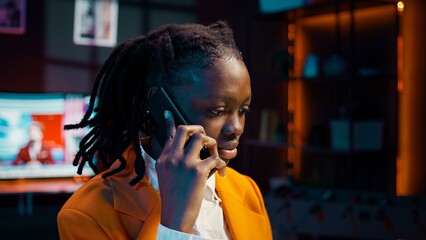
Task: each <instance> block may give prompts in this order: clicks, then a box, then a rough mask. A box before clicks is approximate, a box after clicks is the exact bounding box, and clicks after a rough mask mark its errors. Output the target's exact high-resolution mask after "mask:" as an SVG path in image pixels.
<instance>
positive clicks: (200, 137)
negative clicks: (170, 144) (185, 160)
mask: <svg viewBox="0 0 426 240" xmlns="http://www.w3.org/2000/svg"><path fill="white" fill-rule="evenodd" d="M189 141H190V142H189V143H188V146H187V147H186V150H187V152H188V154H194V155H195V154H198V155H200V151H201V150H202V149H203V148H205V149H207V151H208V152H209V154H208V155H216V156H218V155H219V152H218V150H217V142H216V140H215V139H214V138H211V137H209V136H207V135H205V134H203V133H196V134H194V136H192V137H191V139H190V140H189ZM200 157H201V156H200ZM204 157H205V156H204Z"/></svg>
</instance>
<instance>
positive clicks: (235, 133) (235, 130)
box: [223, 113, 245, 138]
mask: <svg viewBox="0 0 426 240" xmlns="http://www.w3.org/2000/svg"><path fill="white" fill-rule="evenodd" d="M244 124H245V116H244V115H243V116H240V115H239V114H238V113H236V114H232V115H231V116H229V117H228V118H227V120H226V123H225V125H224V127H223V134H224V135H226V136H230V137H233V138H239V137H240V136H241V135H242V134H243V132H244Z"/></svg>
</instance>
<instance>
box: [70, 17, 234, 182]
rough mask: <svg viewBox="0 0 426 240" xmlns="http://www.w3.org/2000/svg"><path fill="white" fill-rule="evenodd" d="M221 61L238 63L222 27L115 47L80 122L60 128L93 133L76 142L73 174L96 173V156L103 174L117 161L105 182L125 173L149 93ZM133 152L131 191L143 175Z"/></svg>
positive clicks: (162, 34)
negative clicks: (128, 151) (87, 170)
mask: <svg viewBox="0 0 426 240" xmlns="http://www.w3.org/2000/svg"><path fill="white" fill-rule="evenodd" d="M223 58H236V59H238V60H242V55H241V53H240V52H239V50H238V48H237V47H236V44H235V41H234V37H233V32H232V30H231V28H230V27H229V26H228V24H227V23H226V22H224V21H218V22H216V23H214V24H211V25H209V26H204V25H200V24H167V25H163V26H161V27H160V28H158V29H157V30H154V31H151V32H149V33H148V34H146V35H145V36H143V35H142V36H139V37H137V38H134V39H129V40H126V41H124V42H122V43H121V44H119V45H118V46H117V47H115V48H114V50H113V51H112V53H111V55H110V56H109V57H108V59H107V60H106V61H105V63H104V65H103V66H102V68H101V69H100V72H99V73H98V75H97V77H96V81H95V83H94V86H93V89H92V92H91V96H90V102H89V106H88V109H87V111H86V113H85V115H84V116H83V118H82V120H81V121H80V122H79V123H77V124H68V125H65V127H64V129H65V130H69V129H79V128H85V127H89V128H91V130H90V131H89V132H88V133H87V134H86V136H84V138H83V139H82V140H81V141H80V144H79V150H78V152H77V154H76V156H75V158H74V161H73V164H74V166H77V165H78V170H77V172H78V173H79V174H81V173H82V170H83V167H84V165H85V164H86V162H87V163H88V164H89V166H90V167H91V168H92V169H93V170H94V171H95V172H96V173H98V172H99V170H98V168H97V166H96V164H95V163H94V158H93V157H94V155H95V153H97V154H98V156H99V158H100V160H101V163H102V164H103V167H105V168H109V167H110V166H111V164H112V163H113V162H114V161H116V160H119V161H120V166H119V167H118V168H117V169H113V170H109V171H108V172H106V173H104V174H103V177H104V178H106V177H108V176H110V175H113V174H115V173H117V172H119V171H121V170H122V169H124V168H125V167H126V164H127V161H126V159H124V157H123V156H122V154H123V152H124V151H125V150H126V148H127V147H128V146H129V145H130V144H132V145H133V147H134V148H135V149H138V148H139V133H140V132H142V133H147V129H148V127H147V124H149V123H147V120H146V119H144V116H143V113H142V109H143V108H144V106H145V105H146V102H147V100H148V90H149V89H150V87H152V86H162V87H173V86H177V85H179V84H190V83H191V77H190V75H191V74H189V72H190V71H191V69H194V70H195V69H204V68H206V67H209V66H212V65H213V64H214V63H215V61H216V60H217V59H223ZM96 100H97V104H95V103H96ZM95 105H96V106H95ZM135 152H136V160H135V162H134V165H135V166H134V167H135V168H134V169H135V172H136V175H137V176H136V178H134V179H133V180H132V181H131V182H130V185H135V184H136V183H137V182H139V181H140V180H141V179H142V178H143V176H144V174H145V170H146V169H145V163H144V160H143V158H142V154H141V152H140V151H135Z"/></svg>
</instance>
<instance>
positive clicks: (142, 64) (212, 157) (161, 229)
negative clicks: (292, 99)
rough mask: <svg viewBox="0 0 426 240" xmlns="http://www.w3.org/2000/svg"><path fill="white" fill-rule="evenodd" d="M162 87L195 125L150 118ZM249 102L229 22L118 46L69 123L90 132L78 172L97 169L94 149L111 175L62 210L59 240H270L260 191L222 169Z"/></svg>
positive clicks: (176, 28)
mask: <svg viewBox="0 0 426 240" xmlns="http://www.w3.org/2000/svg"><path fill="white" fill-rule="evenodd" d="M162 89H165V90H166V91H167V93H168V94H169V95H170V98H171V99H172V101H173V102H174V103H175V104H176V105H177V106H178V108H179V110H180V111H181V113H182V115H183V116H184V117H185V119H186V120H187V121H188V122H189V123H190V124H192V125H178V126H176V125H175V122H176V114H173V113H172V112H170V111H164V119H162V120H161V121H163V122H161V121H157V122H155V121H153V119H152V118H151V117H150V114H149V113H150V111H147V106H148V105H149V104H150V103H151V102H150V100H152V99H153V98H154V97H153V96H156V95H155V94H156V93H158V91H161V90H162ZM95 99H97V100H98V101H97V106H96V108H95ZM250 102H251V88H250V77H249V74H248V71H247V68H246V66H245V64H244V62H243V60H242V56H241V53H240V52H239V51H238V49H237V47H236V45H235V42H234V39H233V33H232V30H231V29H230V28H229V26H228V25H227V24H226V23H225V22H222V21H219V22H217V23H215V24H212V25H210V26H203V25H199V24H184V25H178V24H171V25H165V26H162V27H160V28H159V29H157V30H154V31H152V32H150V33H148V34H147V35H146V36H141V37H139V38H136V39H132V40H128V41H125V42H123V43H122V44H120V45H119V46H118V47H116V48H115V49H114V51H113V53H112V54H111V56H110V57H109V58H108V59H107V61H106V62H105V64H104V66H103V68H102V69H101V71H100V73H99V75H98V77H97V80H96V83H95V86H94V88H93V91H92V96H91V101H90V106H89V109H88V111H87V113H86V114H85V116H84V118H83V119H82V121H81V122H80V123H79V124H76V125H68V126H66V129H75V128H82V127H86V126H91V127H92V129H91V131H90V132H89V133H88V135H87V136H86V137H85V138H84V139H83V140H82V142H81V143H80V150H79V152H78V153H77V155H76V158H75V164H79V171H80V172H81V170H82V167H83V165H84V164H85V163H86V162H88V163H89V164H90V166H92V168H94V169H95V170H97V169H98V167H97V165H96V164H95V163H94V160H93V156H94V154H95V153H97V155H98V156H99V158H100V159H101V162H102V166H101V169H102V170H103V168H107V169H106V170H105V171H103V172H102V173H101V174H99V175H97V176H96V177H94V178H93V179H91V180H90V181H89V182H87V183H86V184H85V185H84V186H82V187H81V188H80V189H79V190H78V191H76V192H75V193H74V194H73V196H72V197H71V198H70V199H69V200H68V201H67V203H66V204H65V205H64V206H63V208H62V209H61V211H60V212H59V214H58V226H59V233H60V236H61V238H62V239H84V238H91V239H155V238H157V239H272V233H271V229H270V223H269V219H268V215H267V212H266V209H265V206H264V203H263V199H262V195H261V192H260V191H259V189H258V187H257V185H256V184H255V183H254V181H253V180H252V179H250V178H249V177H247V176H244V175H241V174H239V173H237V172H236V171H234V170H232V169H230V168H228V169H226V161H228V160H229V159H232V158H234V157H235V156H236V155H237V146H238V142H239V139H240V137H241V135H242V134H243V131H244V122H245V114H246V112H247V111H248V110H249V106H250ZM158 129H163V130H165V131H166V133H167V139H166V140H165V143H164V146H162V144H161V139H157V138H158V137H157V138H156V137H155V136H156V135H155V134H154V133H155V131H157V130H158ZM203 148H204V149H207V151H208V152H209V156H207V157H205V156H203V155H200V151H202V149H203ZM225 169H226V171H225ZM214 170H218V172H217V173H215V174H213V175H212V176H211V177H209V175H210V173H211V172H213V171H214Z"/></svg>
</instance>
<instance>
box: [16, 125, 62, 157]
mask: <svg viewBox="0 0 426 240" xmlns="http://www.w3.org/2000/svg"><path fill="white" fill-rule="evenodd" d="M29 138H30V140H29V141H28V143H27V144H26V145H25V146H23V147H22V148H21V149H20V150H19V153H18V155H17V156H16V159H15V160H14V161H13V165H21V164H25V165H41V164H54V163H55V160H54V159H53V157H52V153H51V151H52V148H53V146H52V144H50V143H49V142H47V141H44V140H43V138H44V125H43V123H41V122H38V121H34V122H32V123H31V125H30V128H29Z"/></svg>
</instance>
